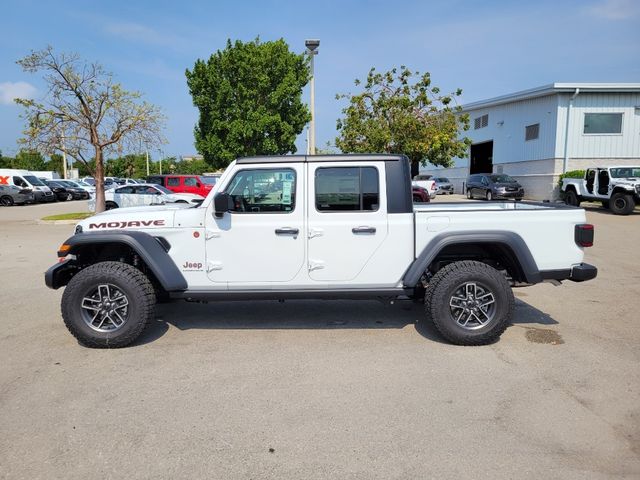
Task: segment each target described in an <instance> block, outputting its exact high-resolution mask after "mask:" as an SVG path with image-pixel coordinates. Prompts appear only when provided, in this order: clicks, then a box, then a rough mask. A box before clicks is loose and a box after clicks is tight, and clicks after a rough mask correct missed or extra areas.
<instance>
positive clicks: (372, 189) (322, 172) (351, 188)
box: [316, 167, 380, 212]
mask: <svg viewBox="0 0 640 480" xmlns="http://www.w3.org/2000/svg"><path fill="white" fill-rule="evenodd" d="M379 184H380V181H379V178H378V169H376V168H374V167H335V168H318V169H317V170H316V210H318V211H319V212H340V211H351V212H353V211H369V212H371V211H376V210H378V207H379V206H380V187H379Z"/></svg>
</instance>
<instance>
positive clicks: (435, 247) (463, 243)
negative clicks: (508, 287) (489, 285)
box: [403, 232, 542, 287]
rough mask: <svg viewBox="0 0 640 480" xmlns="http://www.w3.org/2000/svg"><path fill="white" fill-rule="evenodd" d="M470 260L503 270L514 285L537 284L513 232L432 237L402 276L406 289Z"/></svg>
mask: <svg viewBox="0 0 640 480" xmlns="http://www.w3.org/2000/svg"><path fill="white" fill-rule="evenodd" d="M463 260H471V261H478V262H481V263H485V264H488V265H490V266H492V267H494V268H497V269H499V270H506V272H507V273H508V275H509V277H511V278H512V279H513V281H514V282H518V283H539V282H540V281H541V280H542V277H541V275H540V272H539V270H538V267H537V265H536V263H535V260H534V259H533V256H532V255H531V252H530V251H529V247H528V246H527V245H526V243H525V242H524V240H523V239H522V237H520V236H519V235H517V234H515V233H513V232H468V233H462V234H453V235H446V234H443V235H440V236H438V237H435V238H434V239H433V240H432V241H431V242H430V243H429V244H428V245H427V246H426V247H425V248H424V250H423V251H422V253H421V254H420V255H419V256H418V258H417V259H416V260H415V261H414V263H413V264H412V265H411V267H410V268H409V270H408V271H407V273H406V274H405V276H404V279H403V280H404V284H405V286H407V287H415V286H417V285H419V282H420V279H421V278H422V276H423V275H427V276H430V275H433V274H435V273H437V272H438V271H439V270H441V269H442V268H444V267H445V266H447V265H448V264H450V263H454V262H457V261H463Z"/></svg>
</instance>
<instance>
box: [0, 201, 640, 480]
mask: <svg viewBox="0 0 640 480" xmlns="http://www.w3.org/2000/svg"><path fill="white" fill-rule="evenodd" d="M436 201H443V199H442V198H440V197H439V198H438V199H437V200H436ZM83 203H84V202H72V203H63V204H54V205H35V206H27V207H12V208H1V209H0V262H2V269H1V271H0V305H1V311H2V315H1V316H0V319H1V320H0V322H1V327H2V329H1V331H0V432H1V435H0V477H1V478H12V479H13V478H29V479H36V478H43V479H44V478H46V479H50V478H65V479H72V478H78V479H80V478H82V479H85V478H224V479H235V478H242V479H261V478H300V479H314V478H358V479H373V478H380V479H391V478H399V479H405V478H491V479H496V478H518V479H521V478H532V479H534V478H535V479H539V478H562V479H571V478H575V479H583V478H639V477H640V367H639V365H640V363H639V362H640V348H639V347H640V324H639V318H640V316H639V315H638V308H639V303H638V299H640V253H639V249H638V240H639V239H640V211H638V210H637V209H636V212H635V214H633V215H631V216H628V217H618V216H614V215H611V214H609V213H608V212H607V211H604V210H602V209H600V208H595V207H588V211H587V218H588V221H590V222H591V223H593V224H595V225H596V244H595V246H594V247H593V248H590V249H587V255H586V261H587V262H589V263H592V264H595V265H597V266H598V267H599V269H600V272H599V275H598V278H597V279H595V280H594V281H591V282H587V283H584V284H574V283H571V282H567V283H565V284H563V285H562V286H560V287H554V286H552V285H549V284H542V285H536V286H534V287H529V288H525V289H519V290H516V297H517V299H518V301H517V308H516V315H515V322H514V324H513V325H512V326H511V327H510V328H508V329H507V331H506V332H505V334H504V335H503V336H502V338H501V340H500V341H499V342H497V343H495V344H493V345H490V346H486V347H467V348H465V347H457V346H452V345H448V344H446V343H443V342H442V341H441V340H440V338H439V337H438V336H437V334H436V333H435V331H434V329H433V328H432V327H431V326H430V325H424V324H418V326H416V321H417V320H420V319H421V318H422V311H421V306H419V305H415V304H412V303H407V302H398V303H396V304H394V305H383V304H380V303H378V302H368V301H367V302H346V301H332V302H322V301H290V302H286V303H283V304H281V303H278V302H251V303H239V302H237V303H236V302H223V303H214V304H209V305H200V304H186V303H176V304H170V305H163V306H160V307H159V308H158V310H157V318H156V321H155V322H154V324H152V325H151V326H150V327H149V328H148V330H147V331H146V332H145V334H144V335H143V337H142V340H141V341H139V342H137V343H136V344H135V345H134V346H133V347H130V348H126V349H121V350H91V349H87V348H83V347H81V346H79V345H78V344H77V343H76V341H75V340H74V338H73V337H72V336H71V335H70V334H68V332H67V330H66V328H65V327H64V324H63V323H62V319H61V317H60V313H59V302H60V296H61V294H62V291H53V290H49V289H47V288H46V287H45V285H44V281H43V272H44V271H45V270H46V268H48V267H49V266H50V265H51V264H53V263H54V262H55V261H56V258H55V251H56V249H57V247H58V246H59V244H60V243H61V242H62V241H63V240H64V239H65V238H66V237H67V236H69V235H70V234H71V233H72V229H73V227H72V226H71V225H42V224H38V223H37V222H36V221H35V220H36V219H38V218H41V217H43V216H45V215H49V214H53V213H62V212H64V211H67V212H69V211H83V209H84V208H85V207H84V205H83ZM549 237H550V238H549V241H550V242H552V241H553V232H550V234H549Z"/></svg>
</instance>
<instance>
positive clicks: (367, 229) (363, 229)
mask: <svg viewBox="0 0 640 480" xmlns="http://www.w3.org/2000/svg"><path fill="white" fill-rule="evenodd" d="M351 231H352V232H353V233H354V234H356V235H359V234H361V233H376V227H354V228H352V229H351Z"/></svg>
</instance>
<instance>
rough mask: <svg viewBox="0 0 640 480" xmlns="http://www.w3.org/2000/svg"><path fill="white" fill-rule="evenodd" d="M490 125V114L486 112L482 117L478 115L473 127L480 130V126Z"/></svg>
mask: <svg viewBox="0 0 640 480" xmlns="http://www.w3.org/2000/svg"><path fill="white" fill-rule="evenodd" d="M487 125H489V114H488V113H485V114H484V115H482V116H481V117H477V118H475V119H474V120H473V128H474V130H478V129H479V128H484V127H486V126H487Z"/></svg>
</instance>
